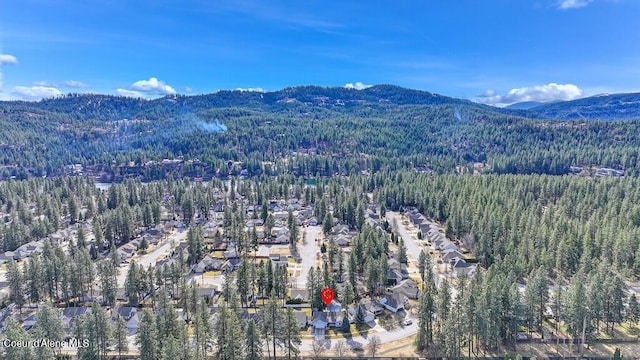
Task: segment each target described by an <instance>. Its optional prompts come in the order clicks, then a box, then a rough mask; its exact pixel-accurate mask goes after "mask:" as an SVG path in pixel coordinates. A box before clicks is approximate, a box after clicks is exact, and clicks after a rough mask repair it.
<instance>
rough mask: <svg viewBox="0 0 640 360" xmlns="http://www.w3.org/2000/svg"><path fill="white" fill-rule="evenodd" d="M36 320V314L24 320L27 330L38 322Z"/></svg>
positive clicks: (23, 323) (23, 324)
mask: <svg viewBox="0 0 640 360" xmlns="http://www.w3.org/2000/svg"><path fill="white" fill-rule="evenodd" d="M36 321H37V319H36V314H31V315H29V316H28V317H27V318H26V319H24V320H23V321H22V326H23V327H24V329H25V330H29V329H31V328H32V327H33V326H34V325H35V324H36Z"/></svg>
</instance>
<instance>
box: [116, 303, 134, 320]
mask: <svg viewBox="0 0 640 360" xmlns="http://www.w3.org/2000/svg"><path fill="white" fill-rule="evenodd" d="M136 312H137V309H136V308H135V307H133V306H121V307H120V308H119V309H118V316H120V317H121V318H123V319H125V320H127V321H128V320H129V319H131V318H132V317H133V315H135V314H136Z"/></svg>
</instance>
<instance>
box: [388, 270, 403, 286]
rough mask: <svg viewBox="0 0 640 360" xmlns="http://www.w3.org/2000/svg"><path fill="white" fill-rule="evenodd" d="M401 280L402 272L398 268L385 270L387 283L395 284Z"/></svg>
mask: <svg viewBox="0 0 640 360" xmlns="http://www.w3.org/2000/svg"><path fill="white" fill-rule="evenodd" d="M401 281H402V272H401V271H400V270H398V269H391V268H390V269H389V271H388V272H387V285H396V284H399V283H400V282H401Z"/></svg>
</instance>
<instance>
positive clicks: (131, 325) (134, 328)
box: [127, 313, 140, 336]
mask: <svg viewBox="0 0 640 360" xmlns="http://www.w3.org/2000/svg"><path fill="white" fill-rule="evenodd" d="M139 327H140V314H138V313H136V314H134V315H133V316H132V317H131V318H130V319H129V320H127V333H128V334H129V336H131V335H135V334H137V333H138V328H139Z"/></svg>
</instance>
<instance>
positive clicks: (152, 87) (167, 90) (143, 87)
mask: <svg viewBox="0 0 640 360" xmlns="http://www.w3.org/2000/svg"><path fill="white" fill-rule="evenodd" d="M131 90H135V91H139V92H142V93H147V94H150V95H174V94H175V93H176V90H175V89H174V88H172V87H171V86H169V85H167V84H165V83H164V82H163V81H160V80H158V78H155V77H152V78H149V80H139V81H136V82H134V83H133V85H131Z"/></svg>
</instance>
